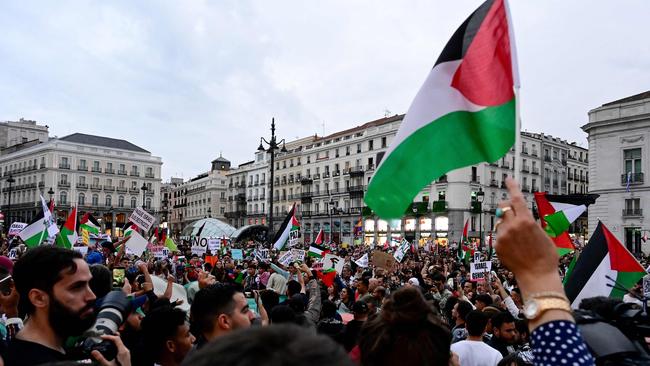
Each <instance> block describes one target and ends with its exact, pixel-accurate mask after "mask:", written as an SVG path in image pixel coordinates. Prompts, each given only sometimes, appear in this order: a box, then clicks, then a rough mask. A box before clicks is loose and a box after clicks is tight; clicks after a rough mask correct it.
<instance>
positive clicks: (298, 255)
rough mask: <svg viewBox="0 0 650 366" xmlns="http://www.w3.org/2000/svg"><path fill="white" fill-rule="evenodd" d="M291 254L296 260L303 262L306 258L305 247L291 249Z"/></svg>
mask: <svg viewBox="0 0 650 366" xmlns="http://www.w3.org/2000/svg"><path fill="white" fill-rule="evenodd" d="M291 256H292V257H293V260H294V261H300V262H302V261H303V260H305V251H304V250H303V249H291Z"/></svg>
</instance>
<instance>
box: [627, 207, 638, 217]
mask: <svg viewBox="0 0 650 366" xmlns="http://www.w3.org/2000/svg"><path fill="white" fill-rule="evenodd" d="M640 216H643V209H641V208H624V209H623V217H640Z"/></svg>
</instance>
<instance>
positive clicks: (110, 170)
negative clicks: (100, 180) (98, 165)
mask: <svg viewBox="0 0 650 366" xmlns="http://www.w3.org/2000/svg"><path fill="white" fill-rule="evenodd" d="M106 171H107V172H112V171H113V163H106Z"/></svg>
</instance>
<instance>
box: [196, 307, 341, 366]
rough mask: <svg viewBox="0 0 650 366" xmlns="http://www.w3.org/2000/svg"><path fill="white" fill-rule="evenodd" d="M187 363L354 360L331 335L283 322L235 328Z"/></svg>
mask: <svg viewBox="0 0 650 366" xmlns="http://www.w3.org/2000/svg"><path fill="white" fill-rule="evenodd" d="M280 307H281V306H278V308H280ZM183 365H192V366H208V365H210V366H212V365H216V366H219V365H227V366H248V365H269V366H276V365H277V366H280V365H309V366H330V365H342V366H352V361H350V358H349V357H348V355H347V354H346V353H345V351H344V349H343V347H341V346H339V345H338V344H337V343H335V342H334V341H333V340H332V339H331V338H329V337H327V336H324V335H318V334H316V333H315V332H313V331H312V330H309V329H304V328H301V327H298V326H296V325H289V324H282V325H273V326H270V327H252V328H247V329H242V330H239V331H236V332H232V333H230V334H228V335H226V336H224V337H222V338H219V341H218V342H212V343H209V344H208V345H206V346H205V347H203V348H202V349H201V350H200V351H197V352H192V353H190V354H189V356H188V357H187V358H186V359H185V361H184V362H183Z"/></svg>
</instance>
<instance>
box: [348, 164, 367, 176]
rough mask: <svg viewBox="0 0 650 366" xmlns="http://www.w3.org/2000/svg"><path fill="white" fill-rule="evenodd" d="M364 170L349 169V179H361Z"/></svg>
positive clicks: (360, 167)
mask: <svg viewBox="0 0 650 366" xmlns="http://www.w3.org/2000/svg"><path fill="white" fill-rule="evenodd" d="M363 174H364V170H363V167H362V166H355V167H353V168H350V177H363Z"/></svg>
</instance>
